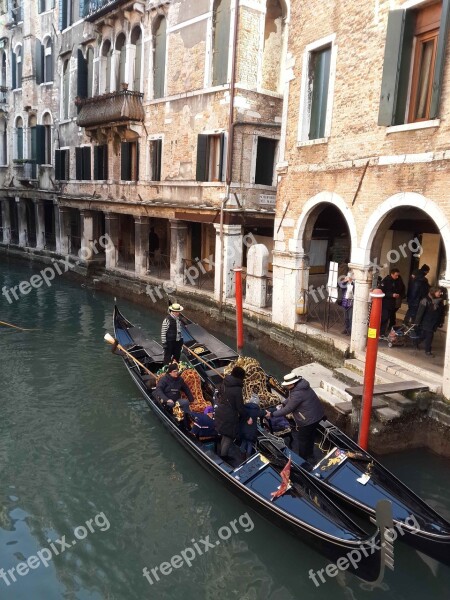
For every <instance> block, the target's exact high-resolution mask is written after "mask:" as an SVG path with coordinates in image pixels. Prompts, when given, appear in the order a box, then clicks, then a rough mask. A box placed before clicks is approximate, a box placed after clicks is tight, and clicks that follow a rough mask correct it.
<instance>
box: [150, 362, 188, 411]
mask: <svg viewBox="0 0 450 600" xmlns="http://www.w3.org/2000/svg"><path fill="white" fill-rule="evenodd" d="M181 392H184V393H185V394H186V396H187V399H186V398H182V397H181ZM155 393H156V395H157V396H158V397H159V398H161V400H162V401H163V402H164V404H166V405H167V406H168V407H170V408H172V407H173V406H175V403H176V402H178V403H179V405H180V406H181V410H182V411H183V412H184V414H189V413H190V412H191V411H190V407H189V405H190V404H191V403H192V402H194V397H193V395H192V392H191V390H190V389H189V386H188V385H187V384H186V382H185V381H183V379H182V378H181V377H180V373H179V371H178V365H177V364H176V363H172V364H171V365H169V367H168V368H167V373H166V374H165V375H163V376H162V377H161V379H160V380H159V381H158V383H157V385H156V390H155Z"/></svg>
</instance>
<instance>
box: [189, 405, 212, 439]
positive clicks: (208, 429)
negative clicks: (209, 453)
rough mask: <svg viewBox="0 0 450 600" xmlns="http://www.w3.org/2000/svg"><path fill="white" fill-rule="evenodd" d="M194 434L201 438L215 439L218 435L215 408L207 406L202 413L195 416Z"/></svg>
mask: <svg viewBox="0 0 450 600" xmlns="http://www.w3.org/2000/svg"><path fill="white" fill-rule="evenodd" d="M193 416H194V424H193V425H192V429H191V431H192V433H193V434H194V435H197V436H199V437H215V436H216V435H217V432H216V427H215V423H214V408H213V407H212V406H207V407H206V408H205V410H204V411H203V412H202V413H197V414H194V415H193Z"/></svg>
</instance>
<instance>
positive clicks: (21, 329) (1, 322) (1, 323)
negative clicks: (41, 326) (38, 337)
mask: <svg viewBox="0 0 450 600" xmlns="http://www.w3.org/2000/svg"><path fill="white" fill-rule="evenodd" d="M0 325H5V327H12V328H13V329H20V331H38V330H37V329H25V328H24V327H19V326H18V325H12V324H11V323H6V322H5V321H0Z"/></svg>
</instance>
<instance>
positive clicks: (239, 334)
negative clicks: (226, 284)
mask: <svg viewBox="0 0 450 600" xmlns="http://www.w3.org/2000/svg"><path fill="white" fill-rule="evenodd" d="M233 271H234V273H235V288H236V338H237V349H238V352H239V350H242V348H243V347H244V318H243V313H242V269H241V268H240V267H238V268H236V269H233Z"/></svg>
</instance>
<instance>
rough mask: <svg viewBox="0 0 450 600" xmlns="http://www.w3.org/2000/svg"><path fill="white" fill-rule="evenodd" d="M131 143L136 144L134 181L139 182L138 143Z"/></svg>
mask: <svg viewBox="0 0 450 600" xmlns="http://www.w3.org/2000/svg"><path fill="white" fill-rule="evenodd" d="M133 143H134V144H136V179H135V181H139V142H133ZM133 179H134V178H133Z"/></svg>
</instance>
